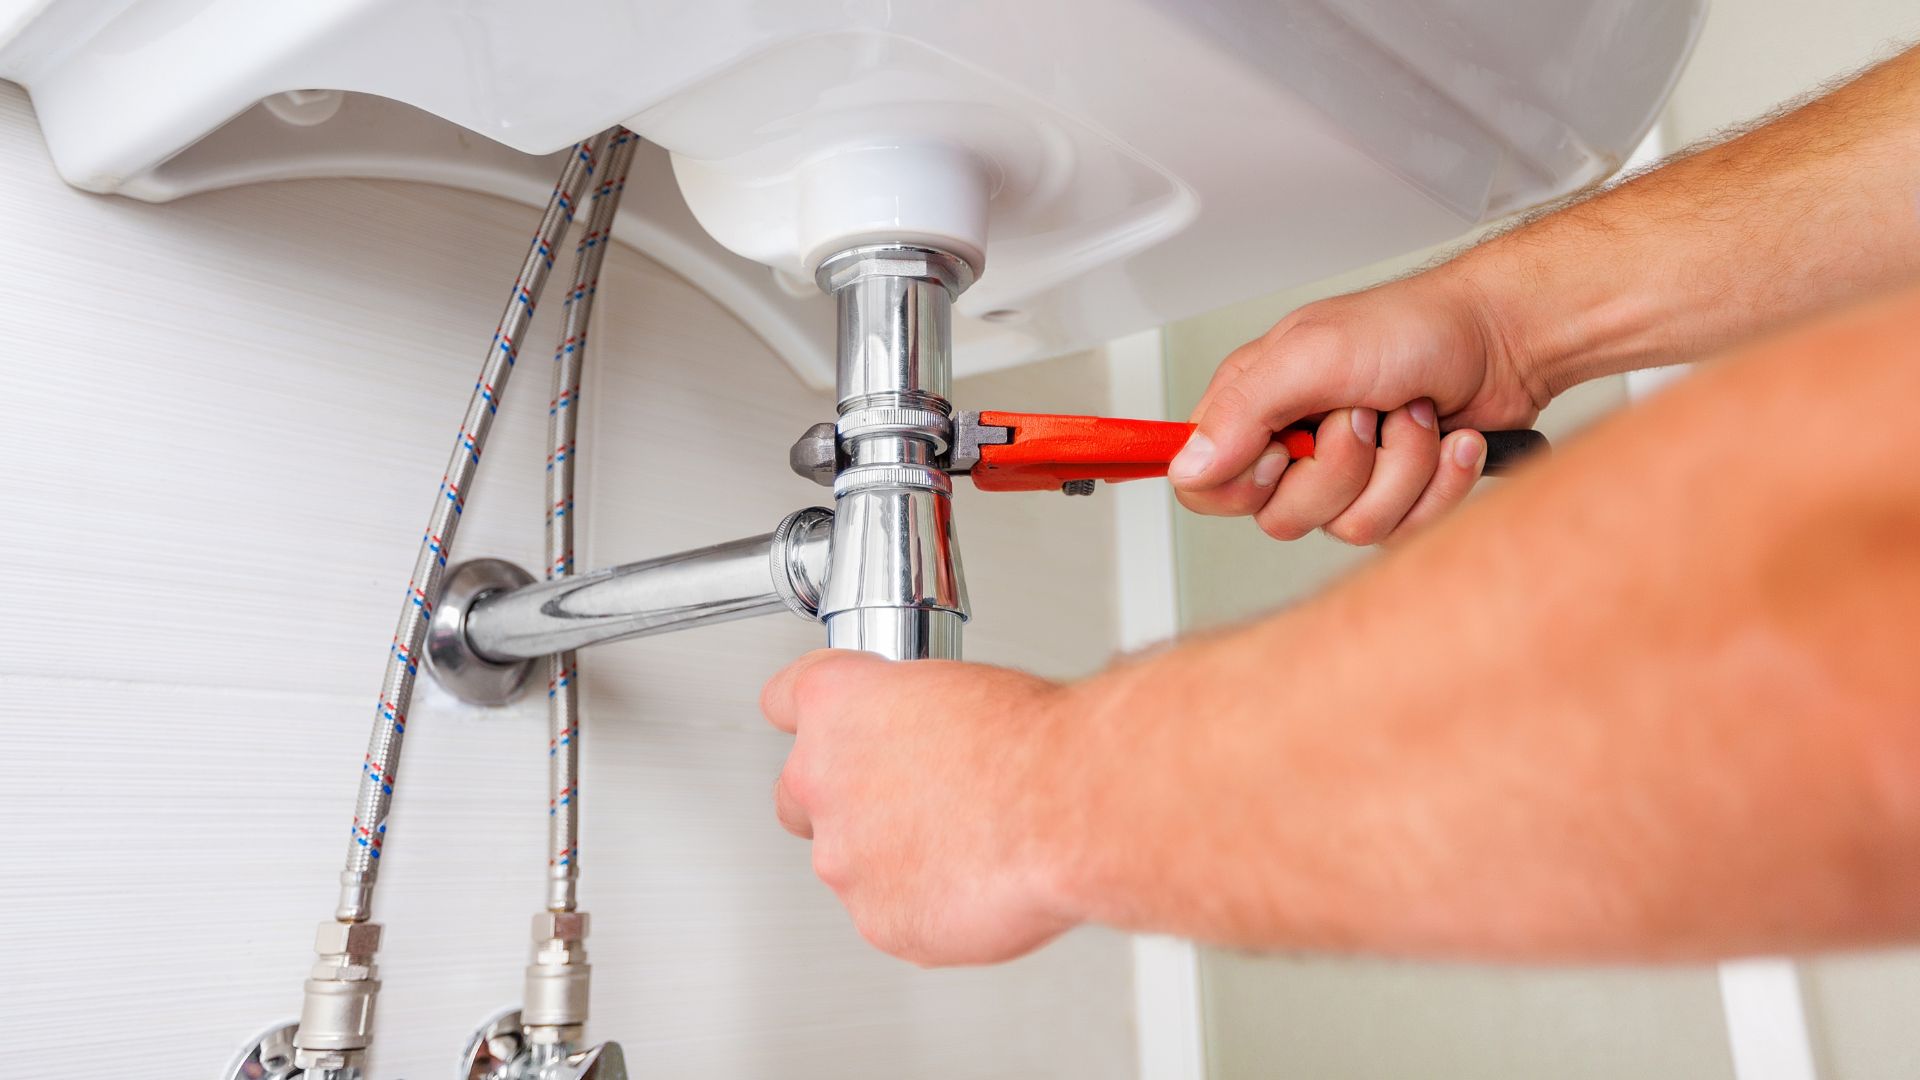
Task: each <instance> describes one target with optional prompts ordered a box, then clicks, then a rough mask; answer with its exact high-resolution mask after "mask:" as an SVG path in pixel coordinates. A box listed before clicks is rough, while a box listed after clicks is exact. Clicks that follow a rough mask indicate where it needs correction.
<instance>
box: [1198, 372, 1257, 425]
mask: <svg viewBox="0 0 1920 1080" xmlns="http://www.w3.org/2000/svg"><path fill="white" fill-rule="evenodd" d="M1254 411H1255V410H1254V402H1253V397H1252V395H1250V394H1248V393H1247V388H1246V385H1245V384H1244V383H1242V382H1241V381H1240V380H1239V379H1237V378H1236V379H1234V380H1232V381H1230V382H1228V383H1227V384H1226V385H1224V386H1222V387H1221V388H1220V390H1219V392H1218V393H1216V394H1214V396H1213V401H1212V402H1210V403H1209V404H1208V405H1207V419H1209V420H1212V421H1214V422H1216V423H1219V424H1226V425H1235V424H1242V423H1245V422H1246V421H1247V420H1248V419H1249V418H1250V417H1251V416H1252V415H1253V413H1254Z"/></svg>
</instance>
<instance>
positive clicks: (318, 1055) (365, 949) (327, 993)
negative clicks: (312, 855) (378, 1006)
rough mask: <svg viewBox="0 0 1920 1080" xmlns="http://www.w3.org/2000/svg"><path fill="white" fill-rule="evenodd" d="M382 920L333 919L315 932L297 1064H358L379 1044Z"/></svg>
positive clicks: (295, 1040) (297, 1042) (308, 1066)
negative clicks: (376, 1010)
mask: <svg viewBox="0 0 1920 1080" xmlns="http://www.w3.org/2000/svg"><path fill="white" fill-rule="evenodd" d="M379 948H380V926H379V924H377V923H343V922H336V921H333V920H328V921H327V922H323V923H321V924H320V927H319V929H318V930H317V931H315V933H314V936H313V951H314V953H315V954H316V955H315V959H314V964H313V971H312V973H311V974H310V975H309V977H308V979H307V982H306V994H305V997H304V999H303V1001H302V1003H301V1006H300V1027H299V1030H297V1031H296V1032H295V1033H294V1036H293V1045H294V1064H295V1065H296V1066H298V1067H299V1068H301V1069H304V1070H307V1071H308V1072H310V1073H311V1072H316V1071H318V1070H322V1069H335V1070H345V1069H352V1068H358V1067H359V1066H360V1065H361V1063H362V1062H361V1059H362V1058H364V1057H365V1055H366V1050H367V1047H369V1046H371V1045H372V1044H373V1006H374V1000H375V998H376V997H377V996H378V995H379V993H380V978H379V974H380V973H379V970H378V969H377V968H376V967H375V966H374V962H373V956H374V953H375V952H376V951H378V950H379Z"/></svg>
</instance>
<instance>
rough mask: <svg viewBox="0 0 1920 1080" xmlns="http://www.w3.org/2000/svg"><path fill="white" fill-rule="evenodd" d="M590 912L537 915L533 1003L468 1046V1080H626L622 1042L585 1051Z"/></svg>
mask: <svg viewBox="0 0 1920 1080" xmlns="http://www.w3.org/2000/svg"><path fill="white" fill-rule="evenodd" d="M588 926H589V923H588V919H587V915H586V913H585V912H583V911H543V912H541V913H539V914H538V915H535V916H534V917H533V962H532V963H530V964H528V965H527V984H526V1004H525V1005H524V1006H523V1007H522V1008H519V1009H513V1010H510V1011H508V1012H504V1013H501V1014H499V1015H498V1016H495V1017H493V1018H492V1019H490V1020H488V1021H487V1022H486V1023H485V1024H483V1025H482V1026H481V1028H480V1030H479V1031H477V1032H475V1033H474V1036H473V1038H472V1039H471V1040H469V1041H468V1043H467V1055H466V1067H465V1070H464V1071H463V1072H462V1073H461V1074H460V1075H461V1077H462V1080H626V1078H627V1062H626V1057H625V1055H623V1054H622V1053H621V1052H620V1044H619V1043H615V1042H605V1043H601V1044H599V1045H598V1046H589V1047H586V1048H584V1049H582V1048H581V1043H582V1042H583V1041H585V1034H586V1024H587V999H588V992H589V989H590V987H591V980H592V974H593V969H592V967H591V966H590V965H589V964H588V963H587V947H586V941H587V929H588Z"/></svg>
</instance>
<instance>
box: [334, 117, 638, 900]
mask: <svg viewBox="0 0 1920 1080" xmlns="http://www.w3.org/2000/svg"><path fill="white" fill-rule="evenodd" d="M610 135H611V132H603V133H601V134H599V135H596V136H594V137H593V138H591V139H588V140H586V141H584V142H580V143H576V144H574V147H573V149H572V151H571V152H570V153H569V154H568V155H567V162H566V165H565V166H564V167H563V168H562V169H561V171H560V179H559V181H558V182H557V183H556V184H555V185H554V188H553V195H552V197H551V198H550V199H548V201H547V208H546V212H545V213H544V214H542V215H541V217H540V227H539V229H538V231H536V232H535V233H534V236H533V243H532V244H531V245H530V246H529V248H528V249H527V257H526V261H525V262H523V263H522V264H521V267H520V276H519V277H518V278H517V279H515V281H514V283H513V293H512V294H511V296H509V298H508V300H507V307H506V311H505V312H504V313H503V314H502V315H501V316H500V325H499V327H498V328H496V329H495V330H494V334H493V342H492V344H490V345H488V346H487V357H486V362H485V363H484V364H483V365H482V366H481V369H480V378H479V380H478V381H477V382H475V383H474V385H473V397H472V398H471V399H470V400H469V401H468V402H467V412H466V417H465V418H464V419H463V420H462V421H461V424H460V434H459V436H458V438H457V439H455V441H454V448H453V455H452V457H451V459H450V460H449V461H448V463H447V471H446V473H445V475H444V476H442V478H441V480H440V492H439V494H438V495H436V496H435V497H434V507H433V513H432V515H431V516H430V517H429V518H428V521H427V532H426V535H425V536H424V537H422V539H421V543H420V555H419V558H418V559H417V560H416V561H415V562H414V567H413V580H412V581H410V582H409V583H408V584H407V600H406V603H405V604H404V605H403V606H402V607H401V609H400V623H399V626H398V627H397V628H396V629H395V630H394V634H393V644H392V646H391V647H390V648H389V650H388V655H387V671H386V677H385V679H384V680H382V682H381V688H380V704H379V706H378V707H377V708H376V709H375V711H374V721H373V734H372V737H371V738H370V739H369V740H368V743H367V754H366V757H365V758H364V759H363V760H362V762H361V767H360V793H359V799H358V801H357V803H356V808H355V813H354V818H353V837H352V841H351V842H350V843H349V844H348V846H347V865H346V869H345V870H344V871H343V872H342V873H341V875H340V905H339V907H338V909H337V910H336V911H335V912H334V917H335V918H336V919H338V920H340V921H341V922H365V921H366V920H367V919H369V918H370V917H371V916H372V911H373V886H374V881H375V880H376V878H377V877H378V874H379V867H380V850H381V847H382V845H383V844H384V843H385V842H386V835H387V814H388V811H389V810H390V809H391V808H392V805H393V789H394V770H395V768H396V766H397V765H398V764H399V761H400V747H401V741H402V739H403V738H404V737H405V734H406V730H407V709H408V707H409V706H410V705H411V704H412V702H413V684H414V678H415V677H416V676H417V675H418V674H419V670H420V655H421V650H422V646H423V645H424V644H425V641H426V636H427V624H428V622H429V621H430V619H431V617H432V614H433V601H434V600H435V599H437V598H438V597H439V595H440V585H441V579H442V577H443V576H444V575H445V574H446V570H447V554H448V552H449V551H451V550H452V548H453V539H454V533H455V531H456V530H457V529H458V528H459V525H460V515H461V513H462V512H463V510H464V509H465V504H466V500H467V493H468V491H469V489H470V487H471V485H472V483H473V476H474V471H475V467H476V466H478V465H479V464H480V453H481V451H482V449H483V448H484V447H485V446H486V441H487V433H488V431H489V430H491V429H492V426H493V417H494V414H495V412H497V411H498V410H499V407H500V399H501V397H502V395H504V394H505V392H506V388H507V377H508V376H509V375H511V374H512V373H513V365H514V361H515V359H516V358H517V355H518V353H519V350H520V340H521V337H522V336H523V335H524V334H525V332H526V329H527V325H528V324H529V323H531V322H532V321H533V311H534V307H535V306H536V305H537V304H538V303H539V299H540V293H541V291H542V289H543V288H544V287H545V286H546V282H547V274H548V272H549V271H551V270H552V268H553V253H554V250H555V248H556V247H557V246H558V245H559V244H560V243H561V242H562V241H564V240H565V238H566V231H567V226H568V225H569V224H570V223H571V222H572V221H573V211H574V207H575V206H576V205H578V200H579V196H580V191H581V189H582V188H583V187H584V186H585V184H586V182H587V179H588V178H589V177H590V176H591V175H592V174H593V167H594V162H595V161H596V160H597V159H598V157H599V156H600V154H601V152H602V150H603V149H604V148H605V146H606V143H607V139H608V138H609V137H610Z"/></svg>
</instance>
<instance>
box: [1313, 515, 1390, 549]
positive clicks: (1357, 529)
mask: <svg viewBox="0 0 1920 1080" xmlns="http://www.w3.org/2000/svg"><path fill="white" fill-rule="evenodd" d="M1323 531H1325V532H1326V534H1327V535H1328V536H1331V537H1333V538H1334V539H1335V540H1338V541H1340V542H1341V543H1343V544H1352V545H1353V546H1354V547H1367V546H1369V545H1372V544H1377V543H1379V542H1380V538H1381V537H1382V536H1383V535H1385V530H1384V529H1382V528H1381V525H1380V522H1378V521H1375V520H1374V519H1372V518H1370V517H1363V516H1352V515H1342V516H1341V517H1337V518H1335V519H1333V520H1332V521H1330V522H1328V523H1327V524H1326V527H1325V529H1324V530H1323Z"/></svg>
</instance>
